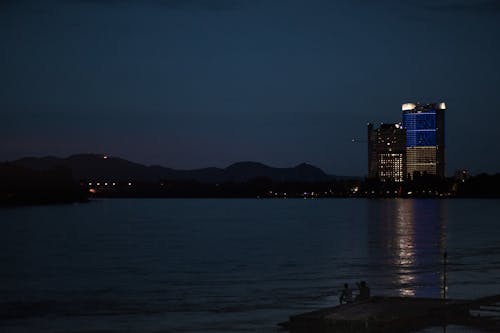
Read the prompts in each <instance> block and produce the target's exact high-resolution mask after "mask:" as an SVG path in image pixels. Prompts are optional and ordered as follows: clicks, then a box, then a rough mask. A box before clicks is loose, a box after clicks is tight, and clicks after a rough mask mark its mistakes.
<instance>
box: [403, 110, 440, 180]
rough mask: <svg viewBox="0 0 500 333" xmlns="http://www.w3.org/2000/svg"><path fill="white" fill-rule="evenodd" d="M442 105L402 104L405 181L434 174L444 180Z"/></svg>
mask: <svg viewBox="0 0 500 333" xmlns="http://www.w3.org/2000/svg"><path fill="white" fill-rule="evenodd" d="M445 110H446V105H445V103H444V102H441V103H432V104H418V103H417V104H414V103H405V104H403V105H402V111H403V127H404V128H405V130H406V171H405V172H406V178H407V179H413V177H414V176H415V175H418V174H419V175H424V174H428V175H436V176H438V177H439V178H444V170H445V169H444V168H445V160H444V111H445Z"/></svg>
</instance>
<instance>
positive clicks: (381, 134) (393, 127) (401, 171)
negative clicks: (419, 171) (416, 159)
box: [368, 124, 406, 182]
mask: <svg viewBox="0 0 500 333" xmlns="http://www.w3.org/2000/svg"><path fill="white" fill-rule="evenodd" d="M405 153H406V142H405V130H404V128H403V127H402V126H401V124H381V125H380V127H379V128H376V129H374V128H373V125H372V124H368V178H371V179H378V180H380V181H383V182H402V181H403V180H404V175H405Z"/></svg>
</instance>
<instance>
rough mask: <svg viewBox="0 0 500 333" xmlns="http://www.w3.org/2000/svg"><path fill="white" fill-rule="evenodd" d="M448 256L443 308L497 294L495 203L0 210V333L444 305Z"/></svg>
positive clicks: (180, 202)
mask: <svg viewBox="0 0 500 333" xmlns="http://www.w3.org/2000/svg"><path fill="white" fill-rule="evenodd" d="M445 251H447V253H448V260H447V269H446V276H447V282H448V285H447V286H448V287H447V288H448V289H447V293H448V297H449V298H476V297H480V296H485V295H489V294H499V293H500V200H472V199H471V200H470V199H463V200H462V199H454V200H434V199H422V200H415V199H375V200H374V199H366V200H365V199H322V200H302V199H293V200H290V199H276V200H273V199H267V200H258V199H256V200H239V199H221V200H219V199H205V200H193V199H186V200H184V199H167V200H164V199H109V200H96V201H94V202H91V203H88V204H75V205H60V206H36V207H22V208H2V209H0V263H1V267H0V331H2V332H16V333H17V332H79V333H82V332H85V333H90V332H101V333H102V332H276V331H277V328H276V324H277V323H278V322H282V321H285V320H286V319H287V318H288V316H290V315H292V314H297V313H300V312H304V311H308V310H312V309H317V308H320V307H325V306H330V305H334V304H337V303H338V294H339V291H340V289H341V288H342V285H343V283H346V282H347V283H350V284H351V286H353V287H354V285H355V282H357V281H359V280H366V281H367V283H368V284H369V286H370V288H371V290H372V294H375V295H404V296H424V297H441V295H442V285H443V274H444V273H443V268H444V267H443V253H444V252H445ZM453 329H455V330H456V331H457V332H465V331H466V330H462V329H461V328H454V327H451V328H450V329H448V331H447V332H453ZM428 331H429V332H430V331H432V329H431V330H426V332H428Z"/></svg>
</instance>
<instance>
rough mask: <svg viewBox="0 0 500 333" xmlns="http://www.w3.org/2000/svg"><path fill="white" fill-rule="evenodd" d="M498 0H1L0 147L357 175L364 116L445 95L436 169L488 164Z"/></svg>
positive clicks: (493, 145)
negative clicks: (440, 163) (302, 166)
mask: <svg viewBox="0 0 500 333" xmlns="http://www.w3.org/2000/svg"><path fill="white" fill-rule="evenodd" d="M499 40H500V1H498V0H496V1H489V0H484V1H483V0H434V1H430V0H429V1H411V0H410V1H396V0H380V1H376V0H373V1H368V0H337V1H334V0H303V1H296V0H289V1H286V0H144V1H140V0H122V1H120V0H47V1H29V0H24V1H23V0H18V1H14V0H12V1H9V0H7V1H6V0H0V41H1V43H0V51H1V52H0V160H6V159H14V158H18V157H21V156H26V155H36V156H44V155H57V156H66V155H70V154H74V153H82V152H97V153H108V154H110V155H114V156H121V157H124V158H127V159H131V160H134V161H137V162H142V163H146V164H162V165H165V166H170V167H175V168H197V167H206V166H220V167H225V166H227V165H229V164H230V163H233V162H236V161H242V160H254V161H259V162H263V163H266V164H269V165H272V166H292V165H295V164H299V163H301V162H309V163H312V164H314V165H317V166H319V167H321V168H323V169H324V170H325V171H327V172H329V173H334V174H343V175H363V174H366V145H365V144H353V143H351V139H352V138H353V137H361V138H366V133H365V132H366V123H367V122H369V121H370V122H375V123H379V122H395V121H400V120H401V103H403V102H414V101H420V102H434V101H445V102H446V104H447V106H448V110H447V128H446V140H447V163H448V165H447V171H448V174H450V173H452V172H453V171H454V170H455V169H456V168H469V169H470V170H471V171H472V172H474V173H477V172H480V171H486V172H497V171H500V131H499V130H498V129H497V128H498V124H499V123H500V107H499V103H500V102H499V101H498V97H499V92H500V43H499Z"/></svg>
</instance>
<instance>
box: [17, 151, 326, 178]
mask: <svg viewBox="0 0 500 333" xmlns="http://www.w3.org/2000/svg"><path fill="white" fill-rule="evenodd" d="M11 163H13V164H16V165H19V166H22V167H24V168H28V169H32V170H36V171H44V170H49V169H51V168H54V167H65V168H68V169H70V170H71V172H72V174H73V177H74V178H75V179H77V180H94V181H99V180H100V181H159V180H193V181H198V182H203V183H223V182H246V181H250V180H253V179H256V178H268V179H271V180H273V181H278V182H322V181H328V180H332V179H334V178H335V176H330V175H327V174H326V173H325V172H323V171H322V170H321V169H320V168H318V167H315V166H313V165H310V164H307V163H302V164H299V165H297V166H295V167H292V168H274V167H270V166H267V165H265V164H262V163H257V162H249V161H248V162H238V163H234V164H232V165H230V166H228V167H227V168H224V169H222V168H215V167H211V168H202V169H194V170H176V169H171V168H167V167H163V166H159V165H152V166H146V165H143V164H139V163H135V162H131V161H127V160H125V159H122V158H118V157H108V156H105V155H100V154H79V155H73V156H70V157H67V158H58V157H53V156H48V157H41V158H37V157H25V158H21V159H18V160H15V161H12V162H11Z"/></svg>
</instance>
